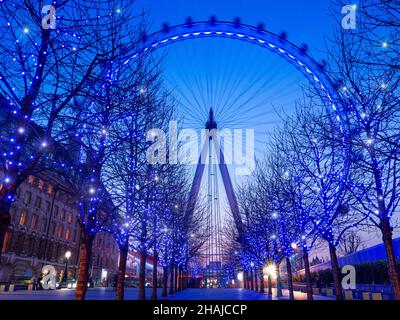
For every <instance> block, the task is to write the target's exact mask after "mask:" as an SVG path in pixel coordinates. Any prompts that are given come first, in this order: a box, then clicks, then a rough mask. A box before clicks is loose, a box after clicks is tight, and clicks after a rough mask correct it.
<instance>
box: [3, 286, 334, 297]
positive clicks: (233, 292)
mask: <svg viewBox="0 0 400 320" xmlns="http://www.w3.org/2000/svg"><path fill="white" fill-rule="evenodd" d="M158 295H159V297H160V299H161V289H158ZM137 296H138V289H135V288H127V289H126V290H125V299H126V300H136V299H137ZM150 296H151V289H150V288H146V297H147V298H148V299H150ZM74 298H75V290H72V289H62V290H55V291H54V290H42V291H26V290H21V291H15V292H2V293H0V300H73V299H74ZM306 298H307V295H306V294H305V293H301V292H295V299H296V300H306ZM86 299H87V300H114V299H115V291H114V290H113V289H111V288H94V289H88V292H87V295H86ZM164 299H168V300H288V291H287V290H283V297H280V298H278V297H276V290H275V289H274V290H273V294H272V298H271V297H270V296H268V295H267V294H261V293H258V292H254V291H251V290H245V289H186V290H184V291H182V292H177V293H176V294H175V295H173V296H169V297H166V298H164ZM314 299H315V300H332V299H333V298H331V297H325V296H318V295H314Z"/></svg>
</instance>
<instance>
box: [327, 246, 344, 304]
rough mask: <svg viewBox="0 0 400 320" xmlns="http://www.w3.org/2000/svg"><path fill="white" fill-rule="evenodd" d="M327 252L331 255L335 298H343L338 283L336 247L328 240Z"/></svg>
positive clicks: (338, 272)
mask: <svg viewBox="0 0 400 320" xmlns="http://www.w3.org/2000/svg"><path fill="white" fill-rule="evenodd" d="M329 254H330V257H331V266H332V273H333V282H334V284H335V294H336V300H343V292H342V285H341V283H340V270H339V262H338V258H337V255H336V248H335V246H334V245H333V244H331V243H330V242H329Z"/></svg>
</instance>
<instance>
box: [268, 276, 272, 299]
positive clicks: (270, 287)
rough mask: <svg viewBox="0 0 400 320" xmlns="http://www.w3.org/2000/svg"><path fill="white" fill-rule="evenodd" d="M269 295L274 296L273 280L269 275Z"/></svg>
mask: <svg viewBox="0 0 400 320" xmlns="http://www.w3.org/2000/svg"><path fill="white" fill-rule="evenodd" d="M268 295H270V296H272V279H271V275H268Z"/></svg>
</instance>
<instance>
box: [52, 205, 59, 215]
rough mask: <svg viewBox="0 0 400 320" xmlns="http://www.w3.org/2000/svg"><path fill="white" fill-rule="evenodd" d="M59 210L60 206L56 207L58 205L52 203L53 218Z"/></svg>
mask: <svg viewBox="0 0 400 320" xmlns="http://www.w3.org/2000/svg"><path fill="white" fill-rule="evenodd" d="M59 210H60V208H59V207H58V205H54V209H53V214H54V218H57V217H58V211H59Z"/></svg>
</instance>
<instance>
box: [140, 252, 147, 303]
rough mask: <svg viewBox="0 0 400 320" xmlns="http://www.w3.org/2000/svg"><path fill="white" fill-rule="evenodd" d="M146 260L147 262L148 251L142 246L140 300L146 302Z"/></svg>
mask: <svg viewBox="0 0 400 320" xmlns="http://www.w3.org/2000/svg"><path fill="white" fill-rule="evenodd" d="M146 260H147V250H146V248H145V247H144V246H142V249H141V250H140V270H139V295H138V300H146Z"/></svg>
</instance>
